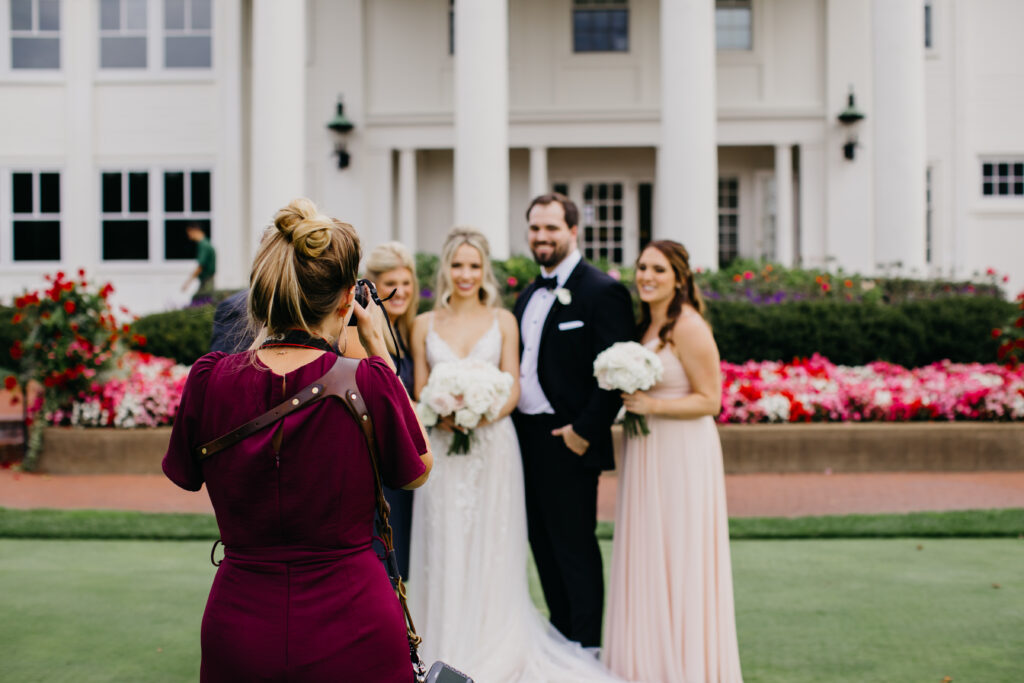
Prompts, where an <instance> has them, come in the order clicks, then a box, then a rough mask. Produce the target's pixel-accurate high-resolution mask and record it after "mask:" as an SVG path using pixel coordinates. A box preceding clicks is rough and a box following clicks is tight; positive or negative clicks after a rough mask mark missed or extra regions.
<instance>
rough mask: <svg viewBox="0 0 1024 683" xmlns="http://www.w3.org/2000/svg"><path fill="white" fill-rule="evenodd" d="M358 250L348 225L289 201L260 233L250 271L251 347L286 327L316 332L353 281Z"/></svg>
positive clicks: (304, 202)
mask: <svg viewBox="0 0 1024 683" xmlns="http://www.w3.org/2000/svg"><path fill="white" fill-rule="evenodd" d="M361 257H362V250H361V249H360V246H359V237H358V236H357V235H356V231H355V230H354V229H353V228H352V226H351V225H349V224H348V223H342V222H341V221H339V220H337V219H335V218H331V217H329V216H325V215H324V214H322V213H320V212H319V211H318V210H317V208H316V205H315V204H314V203H313V202H312V201H310V200H308V199H305V198H299V199H294V200H292V202H291V203H290V204H288V206H286V207H284V208H283V209H281V210H280V211H278V212H277V214H276V215H275V216H274V224H273V225H271V226H269V227H268V228H267V229H266V230H265V231H264V233H263V239H262V241H261V242H260V248H259V251H258V252H257V253H256V259H255V260H254V261H253V264H252V272H251V273H250V275H249V302H248V303H249V318H250V324H251V325H252V326H253V327H254V328H255V329H254V331H255V332H256V336H257V340H256V344H255V345H254V348H255V346H258V344H259V343H260V342H261V341H262V340H263V339H265V338H266V336H267V335H276V334H281V333H283V332H285V331H287V330H290V329H301V330H305V331H306V332H309V333H310V334H313V333H315V331H316V329H317V328H318V327H319V326H320V324H321V323H322V322H323V320H324V319H325V318H326V317H327V315H328V314H330V313H331V312H332V311H334V310H335V309H336V308H337V307H338V303H339V302H340V301H341V298H342V296H343V295H344V294H345V293H346V292H347V291H348V289H349V288H350V287H352V286H353V285H354V284H355V282H356V275H357V273H358V270H359V260H360V258H361Z"/></svg>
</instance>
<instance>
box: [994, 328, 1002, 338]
mask: <svg viewBox="0 0 1024 683" xmlns="http://www.w3.org/2000/svg"><path fill="white" fill-rule="evenodd" d="M1002 335H1003V331H1002V330H1001V329H999V328H998V327H993V328H992V338H993V339H999V337H1001V336H1002Z"/></svg>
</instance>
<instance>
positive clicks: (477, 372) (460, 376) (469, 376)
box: [416, 360, 513, 455]
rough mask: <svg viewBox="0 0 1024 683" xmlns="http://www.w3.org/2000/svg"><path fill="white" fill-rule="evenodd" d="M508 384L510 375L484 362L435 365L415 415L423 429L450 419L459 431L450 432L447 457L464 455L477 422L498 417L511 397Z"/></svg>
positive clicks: (467, 450) (510, 383) (510, 380)
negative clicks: (450, 438)
mask: <svg viewBox="0 0 1024 683" xmlns="http://www.w3.org/2000/svg"><path fill="white" fill-rule="evenodd" d="M512 383H513V380H512V375H510V374H508V373H507V372H502V371H501V370H500V369H498V368H497V367H496V366H495V365H493V364H492V363H488V362H486V361H480V360H461V361H452V362H448V363H438V364H437V365H435V366H434V367H433V368H432V369H431V371H430V379H428V380H427V386H425V387H423V392H422V393H421V394H420V402H419V404H417V406H416V412H417V413H418V414H419V416H420V419H421V420H422V421H423V424H424V425H425V426H427V427H433V426H434V425H436V424H437V422H438V420H439V419H441V418H442V417H447V416H449V415H451V416H452V419H453V420H454V422H455V424H456V426H458V427H462V431H460V430H455V431H454V432H453V435H452V443H451V446H449V447H448V455H464V454H466V453H468V452H469V447H470V441H471V439H472V437H473V429H475V428H476V426H477V425H479V424H480V420H482V419H484V418H487V419H488V420H494V419H495V418H497V417H498V413H500V412H501V408H502V406H504V405H505V403H506V402H507V401H508V397H509V395H510V394H511V393H512Z"/></svg>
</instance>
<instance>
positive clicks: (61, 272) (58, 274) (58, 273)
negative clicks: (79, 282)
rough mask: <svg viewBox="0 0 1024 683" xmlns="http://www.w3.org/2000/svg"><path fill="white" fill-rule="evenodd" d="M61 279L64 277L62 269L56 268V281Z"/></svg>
mask: <svg viewBox="0 0 1024 683" xmlns="http://www.w3.org/2000/svg"><path fill="white" fill-rule="evenodd" d="M63 279H64V271H63V270H58V271H57V282H60V281H61V280H63Z"/></svg>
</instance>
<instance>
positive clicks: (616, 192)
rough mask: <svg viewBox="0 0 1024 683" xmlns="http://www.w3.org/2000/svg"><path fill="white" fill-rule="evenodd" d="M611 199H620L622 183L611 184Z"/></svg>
mask: <svg viewBox="0 0 1024 683" xmlns="http://www.w3.org/2000/svg"><path fill="white" fill-rule="evenodd" d="M612 199H622V183H615V184H614V185H612Z"/></svg>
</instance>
